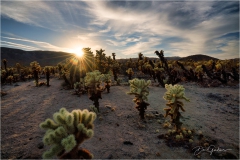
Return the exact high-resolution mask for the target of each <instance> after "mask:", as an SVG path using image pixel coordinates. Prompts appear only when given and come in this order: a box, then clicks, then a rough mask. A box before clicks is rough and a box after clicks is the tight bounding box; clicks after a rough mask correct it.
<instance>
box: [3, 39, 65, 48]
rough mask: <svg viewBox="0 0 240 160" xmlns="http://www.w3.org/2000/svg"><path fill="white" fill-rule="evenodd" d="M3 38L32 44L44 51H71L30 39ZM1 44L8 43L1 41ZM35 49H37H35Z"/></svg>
mask: <svg viewBox="0 0 240 160" xmlns="http://www.w3.org/2000/svg"><path fill="white" fill-rule="evenodd" d="M1 38H4V39H9V40H15V41H22V42H30V43H32V44H35V45H37V46H38V47H39V48H40V49H43V50H53V51H69V48H62V47H58V46H54V45H52V44H50V43H47V42H41V41H33V40H29V39H19V38H11V37H2V36H1ZM1 42H6V41H1ZM8 43H10V42H8ZM12 44H14V43H12ZM15 44H16V43H15ZM33 48H35V47H33Z"/></svg>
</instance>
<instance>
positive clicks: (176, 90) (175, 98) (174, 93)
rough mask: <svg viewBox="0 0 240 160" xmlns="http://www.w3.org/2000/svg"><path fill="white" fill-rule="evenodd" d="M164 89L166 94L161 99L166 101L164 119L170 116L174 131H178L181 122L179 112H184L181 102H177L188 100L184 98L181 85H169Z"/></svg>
mask: <svg viewBox="0 0 240 160" xmlns="http://www.w3.org/2000/svg"><path fill="white" fill-rule="evenodd" d="M165 88H166V89H167V92H166V93H165V94H164V96H163V98H164V99H165V100H167V101H168V102H167V104H166V105H167V106H168V108H164V110H165V111H166V114H165V117H167V116H170V117H171V122H172V123H174V125H175V130H176V131H178V130H180V129H181V125H182V122H181V121H180V117H181V113H180V112H179V111H180V110H182V111H185V110H184V108H183V102H181V101H179V100H180V99H184V100H186V101H189V99H188V98H186V97H185V95H184V94H185V93H184V90H185V89H184V88H183V86H181V85H174V86H173V85H171V84H169V85H168V84H166V85H165Z"/></svg>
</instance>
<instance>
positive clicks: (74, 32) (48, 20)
mask: <svg viewBox="0 0 240 160" xmlns="http://www.w3.org/2000/svg"><path fill="white" fill-rule="evenodd" d="M33 3H34V4H33ZM36 3H37V5H36ZM15 7H17V10H15ZM1 14H2V15H3V16H4V17H8V18H12V19H14V20H16V21H18V22H21V23H25V24H30V25H33V26H37V27H42V28H47V29H50V30H53V31H56V32H59V33H66V34H65V35H64V36H66V37H69V39H71V40H70V41H69V44H68V45H65V46H63V47H57V46H55V45H52V44H53V43H54V42H44V41H47V40H42V41H34V40H28V41H27V40H23V39H21V41H24V42H29V43H32V44H34V45H37V47H41V48H45V49H51V50H67V49H68V48H69V46H71V45H70V43H71V44H76V45H77V44H78V43H79V44H80V45H81V46H84V47H90V48H92V51H95V50H97V49H100V48H103V49H105V50H106V53H107V55H111V53H113V52H115V53H117V54H119V55H120V56H129V57H130V56H132V57H137V53H139V52H142V53H143V54H146V55H149V56H155V55H154V51H155V50H161V49H163V50H165V54H166V55H171V56H182V57H183V56H188V55H193V54H208V55H212V56H215V57H218V55H219V56H220V55H221V57H222V58H224V55H227V56H228V57H229V56H230V57H238V54H239V52H238V48H239V44H238V43H236V42H238V41H239V36H238V37H235V39H231V41H228V40H229V39H227V38H224V37H222V36H223V35H228V34H231V33H239V2H218V1H197V2H196V1H182V2H175V1H170V2H164V1H113V2H109V1H86V2H85V1H84V2H83V1H81V2H79V1H75V2H72V1H71V2H67V1H63V2H54V1H53V2H48V1H40V2H21V3H20V2H2V11H1ZM220 37H222V38H221V41H219V42H218V43H216V39H218V40H219V38H220ZM8 38H10V37H8ZM9 40H10V39H9ZM11 40H14V39H11ZM15 40H16V39H15ZM74 41H75V42H74ZM220 42H221V43H220ZM223 44H224V46H221V45H223ZM217 46H221V47H217ZM216 48H218V49H216ZM228 51H231V53H229V52H228ZM229 54H231V55H229Z"/></svg>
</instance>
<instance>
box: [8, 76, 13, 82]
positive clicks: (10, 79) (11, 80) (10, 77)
mask: <svg viewBox="0 0 240 160" xmlns="http://www.w3.org/2000/svg"><path fill="white" fill-rule="evenodd" d="M6 80H7V82H8V83H10V84H12V82H13V76H8V77H7V79H6Z"/></svg>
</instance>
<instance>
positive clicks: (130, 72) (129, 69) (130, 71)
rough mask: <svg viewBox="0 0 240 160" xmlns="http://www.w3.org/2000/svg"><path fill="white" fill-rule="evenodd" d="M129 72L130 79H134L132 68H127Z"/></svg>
mask: <svg viewBox="0 0 240 160" xmlns="http://www.w3.org/2000/svg"><path fill="white" fill-rule="evenodd" d="M126 72H127V74H128V79H129V80H131V79H132V75H133V74H134V72H133V70H132V68H128V70H126Z"/></svg>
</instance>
